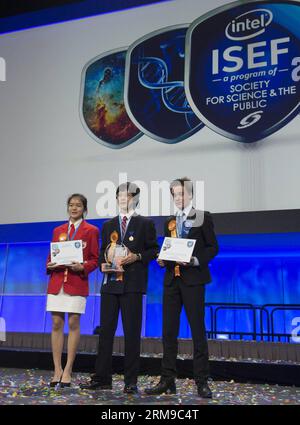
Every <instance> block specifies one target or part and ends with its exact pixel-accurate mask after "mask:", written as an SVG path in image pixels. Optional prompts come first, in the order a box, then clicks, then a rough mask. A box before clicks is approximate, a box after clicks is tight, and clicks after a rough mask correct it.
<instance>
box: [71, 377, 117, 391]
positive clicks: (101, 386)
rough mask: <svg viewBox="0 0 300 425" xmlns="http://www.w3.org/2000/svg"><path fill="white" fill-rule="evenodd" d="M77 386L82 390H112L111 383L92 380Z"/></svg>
mask: <svg viewBox="0 0 300 425" xmlns="http://www.w3.org/2000/svg"><path fill="white" fill-rule="evenodd" d="M79 386H80V388H81V389H82V390H112V384H111V383H105V382H101V381H94V380H93V379H92V380H91V381H90V382H88V383H87V384H80V385H79Z"/></svg>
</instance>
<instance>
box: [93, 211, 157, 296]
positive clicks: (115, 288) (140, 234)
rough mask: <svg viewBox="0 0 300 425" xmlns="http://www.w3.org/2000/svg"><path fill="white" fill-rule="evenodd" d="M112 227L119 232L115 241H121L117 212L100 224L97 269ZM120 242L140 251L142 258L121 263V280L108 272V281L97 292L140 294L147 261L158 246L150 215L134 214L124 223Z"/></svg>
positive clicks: (135, 251) (145, 276) (145, 277)
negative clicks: (123, 235)
mask: <svg viewBox="0 0 300 425" xmlns="http://www.w3.org/2000/svg"><path fill="white" fill-rule="evenodd" d="M113 231H116V232H117V233H118V235H119V239H118V242H117V243H121V231H120V224H119V216H116V217H114V218H113V219H111V220H109V221H106V222H105V223H104V225H103V227H102V243H101V250H100V257H99V267H100V270H101V264H102V263H105V262H106V261H105V257H104V253H105V249H106V247H107V246H108V245H109V243H110V235H111V234H112V232H113ZM132 239H133V240H132ZM123 244H124V245H126V246H127V247H128V248H129V249H130V251H131V252H133V253H134V254H141V256H142V260H141V261H135V262H134V263H132V264H129V265H126V266H124V270H125V271H124V274H123V282H116V281H114V280H113V279H112V277H113V276H112V275H111V274H108V282H107V283H106V284H102V288H101V293H123V292H137V293H143V294H144V293H146V290H147V281H148V264H149V263H150V261H151V260H153V259H155V258H156V257H157V253H158V250H159V246H158V243H157V239H156V230H155V226H154V223H153V221H152V220H151V219H150V218H147V217H143V216H141V215H137V214H134V215H133V216H132V217H131V219H130V222H129V224H128V226H127V230H126V234H125V237H124V239H123Z"/></svg>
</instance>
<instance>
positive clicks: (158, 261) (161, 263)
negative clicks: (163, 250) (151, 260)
mask: <svg viewBox="0 0 300 425" xmlns="http://www.w3.org/2000/svg"><path fill="white" fill-rule="evenodd" d="M156 262H157V264H158V265H159V266H160V267H166V263H165V262H164V261H163V260H159V259H157V260H156Z"/></svg>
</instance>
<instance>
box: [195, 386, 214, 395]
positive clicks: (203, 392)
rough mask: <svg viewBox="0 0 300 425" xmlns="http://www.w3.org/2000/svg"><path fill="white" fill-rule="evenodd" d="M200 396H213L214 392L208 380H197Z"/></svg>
mask: <svg viewBox="0 0 300 425" xmlns="http://www.w3.org/2000/svg"><path fill="white" fill-rule="evenodd" d="M196 385H197V390H198V396H199V397H202V398H212V392H211V390H210V388H209V386H208V384H207V382H196Z"/></svg>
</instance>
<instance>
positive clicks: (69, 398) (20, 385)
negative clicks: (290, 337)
mask: <svg viewBox="0 0 300 425" xmlns="http://www.w3.org/2000/svg"><path fill="white" fill-rule="evenodd" d="M51 377H52V373H51V372H49V371H43V370H37V369H30V370H24V369H5V368H0V405H17V404H30V405H51V404H55V405H83V404H93V405H139V404H140V405H190V404H193V405H195V404H197V405H203V404H212V405H271V404H273V405H296V404H300V388H299V387H286V386H279V385H269V384H265V385H257V384H240V383H236V382H234V381H230V382H225V381H211V382H210V384H209V385H210V387H211V389H212V392H213V399H211V400H207V399H201V398H199V397H198V396H197V391H196V387H195V384H194V381H193V380H191V379H177V381H176V384H177V394H176V395H161V396H148V395H146V394H145V393H144V389H145V388H147V387H149V386H152V385H154V384H156V383H157V382H158V380H159V378H158V377H152V376H140V377H139V383H138V384H139V394H137V395H126V394H124V393H123V387H124V382H123V376H121V375H114V377H113V390H111V391H110V390H108V391H107V390H106V391H101V390H94V391H88V390H81V389H80V387H79V384H80V383H81V382H87V381H88V380H89V374H87V373H74V374H73V380H72V386H71V387H70V388H50V387H49V385H48V383H49V382H50V380H51Z"/></svg>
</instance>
